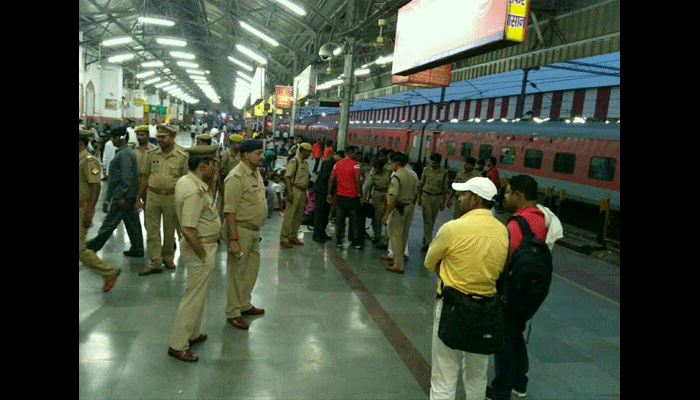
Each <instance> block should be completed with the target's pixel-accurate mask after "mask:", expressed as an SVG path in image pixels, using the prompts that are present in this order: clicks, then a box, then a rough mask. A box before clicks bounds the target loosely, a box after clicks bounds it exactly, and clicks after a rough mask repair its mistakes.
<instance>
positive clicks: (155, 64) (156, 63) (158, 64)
mask: <svg viewBox="0 0 700 400" xmlns="http://www.w3.org/2000/svg"><path fill="white" fill-rule="evenodd" d="M141 66H142V67H144V68H151V67H162V66H163V62H162V61H146V62H142V63H141Z"/></svg>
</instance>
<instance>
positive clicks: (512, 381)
mask: <svg viewBox="0 0 700 400" xmlns="http://www.w3.org/2000/svg"><path fill="white" fill-rule="evenodd" d="M492 165H493V164H492ZM489 171H490V170H489ZM504 198H505V207H506V209H508V210H509V211H511V212H513V216H516V215H520V216H522V217H523V218H525V220H526V221H527V223H528V225H529V226H530V230H531V231H532V233H533V234H534V235H535V237H537V238H538V239H540V240H542V241H543V242H544V241H545V239H546V237H547V225H546V224H545V219H544V213H542V211H540V210H539V209H538V208H537V182H536V181H535V180H534V179H532V177H530V176H528V175H516V176H514V177H512V178H511V179H510V180H509V182H508V185H507V186H506V189H505V196H504ZM506 228H508V233H509V235H510V245H509V252H508V258H509V261H510V258H511V257H512V256H513V253H514V252H515V250H517V249H518V247H519V246H520V242H521V241H522V239H523V232H522V230H521V229H520V226H519V225H518V223H517V222H516V221H515V220H512V221H510V222H508V224H507V225H506ZM526 322H527V320H525V318H524V317H523V316H521V315H519V314H518V313H517V312H515V311H512V310H509V309H508V307H505V309H504V328H505V335H504V348H503V350H502V351H500V352H497V353H495V354H494V361H495V368H494V370H495V375H496V376H495V378H494V380H493V381H492V382H491V386H489V387H488V388H487V389H486V398H487V399H491V400H508V399H510V395H511V391H512V392H513V393H514V394H515V395H516V396H518V397H525V395H526V394H527V371H528V368H529V361H528V356H527V347H526V345H525V339H524V338H523V331H524V330H525V323H526Z"/></svg>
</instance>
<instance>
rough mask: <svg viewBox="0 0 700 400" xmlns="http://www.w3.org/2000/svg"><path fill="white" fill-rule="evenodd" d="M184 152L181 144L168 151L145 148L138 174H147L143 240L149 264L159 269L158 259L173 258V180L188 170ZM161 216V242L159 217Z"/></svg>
mask: <svg viewBox="0 0 700 400" xmlns="http://www.w3.org/2000/svg"><path fill="white" fill-rule="evenodd" d="M188 157H189V156H188V154H187V151H185V149H183V148H182V147H181V146H174V147H173V149H172V150H171V151H170V153H169V154H167V155H166V154H163V150H162V149H161V148H160V147H157V148H155V149H153V150H149V151H148V152H146V160H145V161H144V164H143V168H142V169H141V175H146V176H147V177H148V195H147V196H148V201H147V202H146V209H145V212H144V225H145V226H146V243H147V245H148V258H149V259H150V266H151V268H156V269H161V268H162V264H161V261H162V262H171V261H173V258H174V253H175V252H174V246H175V231H176V230H179V226H178V222H177V216H176V213H175V198H174V196H173V194H175V183H176V182H177V180H178V179H179V178H180V177H182V176H185V175H187V174H188V173H189V169H188V167H187V159H188ZM161 216H162V218H163V236H164V237H163V238H162V240H163V241H162V246H161V237H160V220H161Z"/></svg>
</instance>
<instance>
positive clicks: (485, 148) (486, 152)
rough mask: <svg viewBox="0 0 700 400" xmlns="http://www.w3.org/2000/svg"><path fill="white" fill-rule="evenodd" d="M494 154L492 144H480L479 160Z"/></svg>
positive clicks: (486, 158)
mask: <svg viewBox="0 0 700 400" xmlns="http://www.w3.org/2000/svg"><path fill="white" fill-rule="evenodd" d="M491 154H493V146H491V145H490V144H482V145H481V146H479V160H488V159H489V158H491Z"/></svg>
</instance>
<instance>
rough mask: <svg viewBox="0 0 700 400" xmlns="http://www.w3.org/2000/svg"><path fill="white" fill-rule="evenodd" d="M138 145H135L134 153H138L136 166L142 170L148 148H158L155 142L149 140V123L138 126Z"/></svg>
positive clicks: (136, 130)
mask: <svg viewBox="0 0 700 400" xmlns="http://www.w3.org/2000/svg"><path fill="white" fill-rule="evenodd" d="M134 131H135V132H136V147H134V155H136V167H137V168H138V171H141V168H142V167H143V163H144V162H145V161H146V153H147V152H148V150H153V149H156V148H158V146H156V145H155V144H153V143H151V142H149V141H148V135H149V133H148V125H141V126H138V127H136V129H135V130H134Z"/></svg>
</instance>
